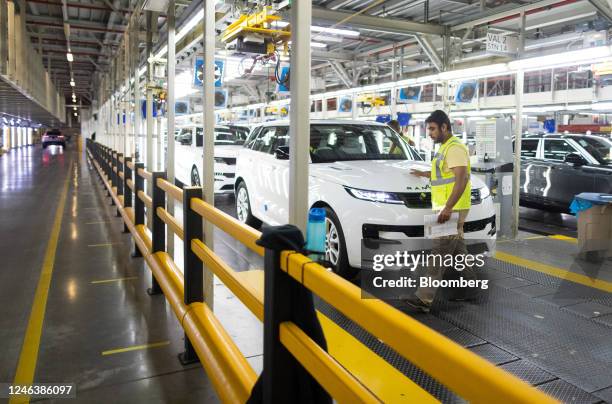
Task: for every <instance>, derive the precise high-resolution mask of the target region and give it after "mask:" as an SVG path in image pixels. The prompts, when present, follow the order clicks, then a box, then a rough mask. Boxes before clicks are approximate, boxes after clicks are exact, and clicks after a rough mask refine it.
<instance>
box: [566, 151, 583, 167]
mask: <svg viewBox="0 0 612 404" xmlns="http://www.w3.org/2000/svg"><path fill="white" fill-rule="evenodd" d="M563 162H564V163H567V164H571V165H573V166H574V167H580V166H583V165H585V164H586V163H587V162H586V160H585V159H584V157H582V156H581V155H580V154H578V153H570V154H568V155H567V156H565V159H564V160H563Z"/></svg>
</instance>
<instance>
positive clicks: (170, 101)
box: [157, 0, 176, 258]
mask: <svg viewBox="0 0 612 404" xmlns="http://www.w3.org/2000/svg"><path fill="white" fill-rule="evenodd" d="M174 3H175V0H170V1H169V2H168V12H167V15H168V17H167V18H168V19H167V20H166V26H167V28H168V57H167V60H168V62H167V63H166V72H167V75H168V77H167V80H168V83H167V99H166V101H167V104H166V105H168V108H167V110H168V112H167V114H168V119H167V121H168V122H167V126H168V152H167V155H166V173H167V176H168V181H170V183H172V184H174V79H175V69H176V44H175V37H176V15H175V13H176V8H175V5H174ZM157 136H160V137H162V134H161V131H159V132H158V133H157ZM158 144H160V145H161V144H162V143H160V142H158ZM159 154H161V153H158V155H159ZM167 205H168V207H167V209H168V213H170V214H171V215H174V198H168V202H167ZM166 228H167V231H168V236H167V239H166V240H167V241H166V242H167V243H168V247H167V249H168V254H169V255H170V256H171V257H172V258H174V233H173V232H172V230H171V229H170V226H167V227H166Z"/></svg>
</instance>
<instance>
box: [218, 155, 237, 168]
mask: <svg viewBox="0 0 612 404" xmlns="http://www.w3.org/2000/svg"><path fill="white" fill-rule="evenodd" d="M215 161H216V162H217V163H224V164H227V165H229V166H235V165H236V158H235V157H215Z"/></svg>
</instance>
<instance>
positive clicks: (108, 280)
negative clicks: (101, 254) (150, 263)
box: [91, 276, 138, 285]
mask: <svg viewBox="0 0 612 404" xmlns="http://www.w3.org/2000/svg"><path fill="white" fill-rule="evenodd" d="M134 279H138V277H137V276H128V277H126V278H115V279H103V280H101V281H91V283H92V284H93V285H97V284H99V283H111V282H121V281H131V280H134Z"/></svg>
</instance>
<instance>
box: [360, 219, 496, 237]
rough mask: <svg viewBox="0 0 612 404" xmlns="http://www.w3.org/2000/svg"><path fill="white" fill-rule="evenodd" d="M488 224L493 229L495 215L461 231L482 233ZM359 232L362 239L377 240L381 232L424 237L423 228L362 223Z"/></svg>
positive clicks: (469, 225) (471, 223)
mask: <svg viewBox="0 0 612 404" xmlns="http://www.w3.org/2000/svg"><path fill="white" fill-rule="evenodd" d="M489 223H491V227H492V229H495V215H493V216H491V217H489V218H486V219H481V220H474V221H472V222H466V223H464V224H463V231H464V232H465V233H473V232H476V231H482V230H484V229H485V228H486V227H487V225H488V224H489ZM361 232H362V236H363V238H364V239H378V238H380V233H381V232H389V233H404V234H405V235H406V236H407V237H423V236H425V228H424V226H395V225H380V224H369V223H364V224H363V226H362V227H361Z"/></svg>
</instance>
